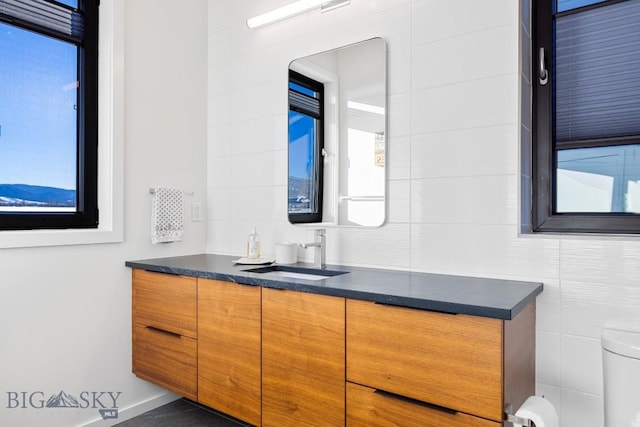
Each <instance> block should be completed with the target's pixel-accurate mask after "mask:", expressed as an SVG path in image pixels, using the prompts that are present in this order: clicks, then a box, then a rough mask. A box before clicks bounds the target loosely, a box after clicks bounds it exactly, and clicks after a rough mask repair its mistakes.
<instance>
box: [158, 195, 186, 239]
mask: <svg viewBox="0 0 640 427" xmlns="http://www.w3.org/2000/svg"><path fill="white" fill-rule="evenodd" d="M182 199H183V193H182V190H179V189H177V188H167V187H156V188H154V189H153V200H152V202H151V243H153V244H156V243H169V242H177V241H180V240H182V234H183V232H184V218H183V212H184V208H183V206H184V205H183V200H182Z"/></svg>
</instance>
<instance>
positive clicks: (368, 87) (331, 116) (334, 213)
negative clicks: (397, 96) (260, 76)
mask: <svg viewBox="0 0 640 427" xmlns="http://www.w3.org/2000/svg"><path fill="white" fill-rule="evenodd" d="M386 51H387V47H386V43H385V41H384V40H383V39H381V38H374V39H370V40H366V41H363V42H360V43H355V44H352V45H348V46H343V47H340V48H337V49H332V50H329V51H326V52H321V53H318V54H315V55H311V56H307V57H305V58H299V59H296V60H294V61H292V62H291V64H290V65H289V87H288V91H289V112H288V118H289V126H288V137H289V143H288V170H289V175H288V176H289V178H288V216H289V221H290V222H291V223H292V224H301V223H302V224H310V223H313V224H322V225H323V226H332V225H335V226H365V227H377V226H380V225H382V224H383V223H384V220H385V216H386V204H385V193H386V189H385V187H386V179H385V178H386V167H385V163H386V159H385V157H386V156H385V153H386V122H387V120H386V100H387V91H386V88H387V78H386V77H387V60H386Z"/></svg>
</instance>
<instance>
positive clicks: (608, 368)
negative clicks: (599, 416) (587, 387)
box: [602, 328, 640, 427]
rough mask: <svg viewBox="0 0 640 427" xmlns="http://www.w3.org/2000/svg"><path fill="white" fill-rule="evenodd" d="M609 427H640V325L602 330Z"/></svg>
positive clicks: (606, 421) (605, 396)
mask: <svg viewBox="0 0 640 427" xmlns="http://www.w3.org/2000/svg"><path fill="white" fill-rule="evenodd" d="M602 362H603V373H604V420H605V421H604V425H605V427H640V328H639V329H636V330H634V329H633V328H626V329H625V328H605V329H603V330H602Z"/></svg>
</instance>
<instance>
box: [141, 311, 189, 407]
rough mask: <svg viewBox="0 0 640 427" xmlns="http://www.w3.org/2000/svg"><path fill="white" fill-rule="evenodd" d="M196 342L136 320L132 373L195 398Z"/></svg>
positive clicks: (182, 394)
mask: <svg viewBox="0 0 640 427" xmlns="http://www.w3.org/2000/svg"><path fill="white" fill-rule="evenodd" d="M196 347H197V342H196V340H194V339H193V338H189V337H185V336H182V335H178V334H173V333H169V332H166V331H163V330H159V329H155V328H153V327H149V326H143V325H141V324H139V323H136V324H134V325H133V372H134V373H135V374H136V376H138V377H140V378H142V379H143V380H147V381H150V382H152V383H154V384H157V385H159V386H161V387H164V388H166V389H168V390H171V391H173V392H174V393H177V394H179V395H181V396H185V397H187V398H189V399H192V400H195V399H196V398H197V397H198V396H197V391H196V390H197V386H198V380H197V376H198V369H197V363H196Z"/></svg>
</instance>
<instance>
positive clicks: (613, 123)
mask: <svg viewBox="0 0 640 427" xmlns="http://www.w3.org/2000/svg"><path fill="white" fill-rule="evenodd" d="M639 23H640V0H629V1H624V2H619V3H609V4H606V3H605V4H604V5H603V7H596V8H592V9H586V10H578V11H575V12H572V13H567V14H560V15H558V16H556V20H555V32H556V37H555V106H554V108H555V139H556V141H557V142H574V141H584V140H593V139H602V138H619V137H628V136H640V24H639Z"/></svg>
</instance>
